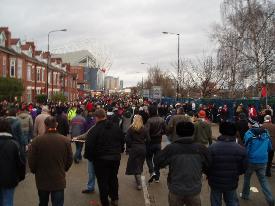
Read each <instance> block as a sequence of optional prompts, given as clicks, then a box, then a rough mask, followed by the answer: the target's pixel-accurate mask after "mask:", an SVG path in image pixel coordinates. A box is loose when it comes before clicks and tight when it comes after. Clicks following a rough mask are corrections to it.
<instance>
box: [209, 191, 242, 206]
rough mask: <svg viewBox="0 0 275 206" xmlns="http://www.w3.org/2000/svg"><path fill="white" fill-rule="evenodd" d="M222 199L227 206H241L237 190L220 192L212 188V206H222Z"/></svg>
mask: <svg viewBox="0 0 275 206" xmlns="http://www.w3.org/2000/svg"><path fill="white" fill-rule="evenodd" d="M222 197H223V199H224V202H225V205H226V206H239V205H240V204H239V200H238V197H237V193H236V190H231V191H224V192H223V191H218V190H213V189H212V188H211V194H210V201H211V206H222Z"/></svg>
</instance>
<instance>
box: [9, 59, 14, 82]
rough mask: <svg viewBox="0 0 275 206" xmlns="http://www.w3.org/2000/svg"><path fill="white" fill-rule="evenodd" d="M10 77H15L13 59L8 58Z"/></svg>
mask: <svg viewBox="0 0 275 206" xmlns="http://www.w3.org/2000/svg"><path fill="white" fill-rule="evenodd" d="M10 77H15V59H14V58H12V59H10Z"/></svg>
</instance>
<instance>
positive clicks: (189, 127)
mask: <svg viewBox="0 0 275 206" xmlns="http://www.w3.org/2000/svg"><path fill="white" fill-rule="evenodd" d="M194 130H195V128H194V124H193V123H191V122H185V121H181V122H179V123H177V125H176V132H177V135H178V136H180V137H189V136H192V135H193V133H194Z"/></svg>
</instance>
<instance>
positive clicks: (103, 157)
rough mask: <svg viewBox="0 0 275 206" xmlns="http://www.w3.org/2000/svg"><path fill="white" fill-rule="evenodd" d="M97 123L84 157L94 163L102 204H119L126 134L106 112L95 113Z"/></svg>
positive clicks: (89, 136) (88, 139) (91, 132)
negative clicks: (109, 118)
mask: <svg viewBox="0 0 275 206" xmlns="http://www.w3.org/2000/svg"><path fill="white" fill-rule="evenodd" d="M94 115H95V118H96V125H95V126H94V127H92V128H91V129H90V130H89V132H88V134H87V139H86V144H85V153H84V157H85V158H87V159H88V160H89V161H92V162H93V163H94V169H95V175H96V178H97V183H98V188H99V194H100V201H101V204H102V206H109V205H110V203H109V199H108V197H110V198H111V205H114V206H116V205H118V200H119V197H118V178H117V174H118V170H119V165H120V159H121V153H122V152H123V151H124V136H123V132H122V131H121V129H120V128H119V127H118V125H117V124H115V123H112V122H111V121H109V120H107V116H106V112H105V110H103V109H98V110H96V111H95V113H94Z"/></svg>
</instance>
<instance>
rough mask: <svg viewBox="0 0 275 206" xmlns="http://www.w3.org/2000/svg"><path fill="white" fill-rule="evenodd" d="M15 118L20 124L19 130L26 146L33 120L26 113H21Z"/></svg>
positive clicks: (31, 130)
mask: <svg viewBox="0 0 275 206" xmlns="http://www.w3.org/2000/svg"><path fill="white" fill-rule="evenodd" d="M17 118H18V119H19V121H20V123H21V128H22V132H23V136H24V143H25V145H27V144H28V143H29V141H30V140H31V138H32V135H33V120H32V116H31V115H30V114H29V113H28V112H21V113H20V114H19V115H18V116H17Z"/></svg>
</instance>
